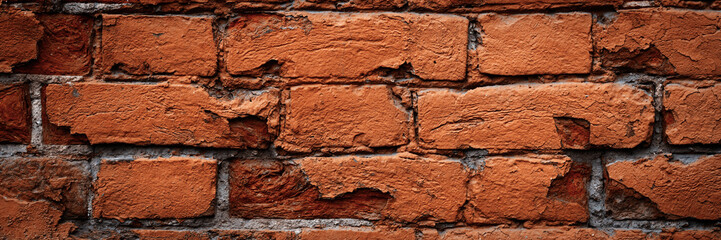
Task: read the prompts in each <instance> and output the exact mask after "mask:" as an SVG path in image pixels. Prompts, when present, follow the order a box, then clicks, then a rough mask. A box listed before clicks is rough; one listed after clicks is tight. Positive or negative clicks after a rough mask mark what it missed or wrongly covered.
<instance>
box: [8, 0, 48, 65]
mask: <svg viewBox="0 0 721 240" xmlns="http://www.w3.org/2000/svg"><path fill="white" fill-rule="evenodd" d="M0 32H1V33H3V34H0V49H3V50H2V51H0V73H9V72H11V71H12V68H13V67H14V66H16V65H18V64H21V63H25V62H28V61H30V60H32V59H35V58H36V57H37V55H38V46H37V43H38V40H40V38H41V37H42V36H43V27H42V26H40V22H38V20H37V19H36V18H35V14H33V13H32V12H29V11H20V10H17V9H14V8H4V9H0Z"/></svg>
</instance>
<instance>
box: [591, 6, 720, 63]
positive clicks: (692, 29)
mask: <svg viewBox="0 0 721 240" xmlns="http://www.w3.org/2000/svg"><path fill="white" fill-rule="evenodd" d="M719 27H721V13H718V12H710V11H687V10H655V9H654V10H629V11H620V12H619V14H618V16H617V18H615V20H613V21H612V22H611V23H610V24H608V25H599V26H598V27H596V28H594V29H596V32H595V36H594V39H595V42H596V49H598V50H599V51H601V53H602V59H603V65H604V66H607V67H612V68H621V69H632V70H644V71H647V72H650V73H653V74H663V75H672V74H680V75H720V74H721V59H719V58H717V57H715V56H720V55H721V32H719V31H718V29H719Z"/></svg>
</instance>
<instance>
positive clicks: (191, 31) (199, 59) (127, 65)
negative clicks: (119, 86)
mask: <svg viewBox="0 0 721 240" xmlns="http://www.w3.org/2000/svg"><path fill="white" fill-rule="evenodd" d="M216 52H217V50H216V47H215V42H214V40H213V26H212V19H211V18H205V17H176V16H168V17H158V16H123V15H103V32H102V47H101V53H100V54H101V56H100V57H101V59H100V61H101V70H102V71H103V72H105V73H112V72H113V71H123V72H127V73H128V74H135V75H145V74H171V75H198V76H210V75H213V74H214V73H215V71H216V70H215V68H216V64H217V62H216V57H217V53H216Z"/></svg>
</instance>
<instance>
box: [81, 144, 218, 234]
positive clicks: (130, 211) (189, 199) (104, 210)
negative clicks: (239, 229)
mask: <svg viewBox="0 0 721 240" xmlns="http://www.w3.org/2000/svg"><path fill="white" fill-rule="evenodd" d="M216 172H217V163H216V161H215V160H205V159H198V158H184V157H173V158H158V159H144V158H141V159H135V160H133V161H110V160H104V161H103V162H102V163H101V166H100V171H99V172H98V180H97V181H95V183H94V184H93V185H94V188H95V198H94V199H93V209H94V211H93V217H98V218H115V219H121V220H122V219H128V218H138V219H147V218H160V219H163V218H191V217H199V216H206V215H212V214H213V210H214V206H213V202H214V201H213V200H214V199H215V183H216Z"/></svg>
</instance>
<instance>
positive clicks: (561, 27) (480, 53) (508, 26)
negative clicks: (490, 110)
mask: <svg viewBox="0 0 721 240" xmlns="http://www.w3.org/2000/svg"><path fill="white" fill-rule="evenodd" d="M591 22H592V21H591V15H590V14H587V13H569V14H552V15H547V14H523V15H499V14H493V13H492V14H482V15H480V16H479V17H478V24H479V26H480V28H481V32H482V36H481V43H479V45H478V49H477V50H475V51H472V52H471V53H470V54H471V55H472V56H475V57H477V58H478V66H476V67H477V68H478V70H479V71H480V72H481V73H487V74H495V75H534V74H582V73H588V72H589V71H590V70H591V50H592V47H591V35H590V32H591Z"/></svg>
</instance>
